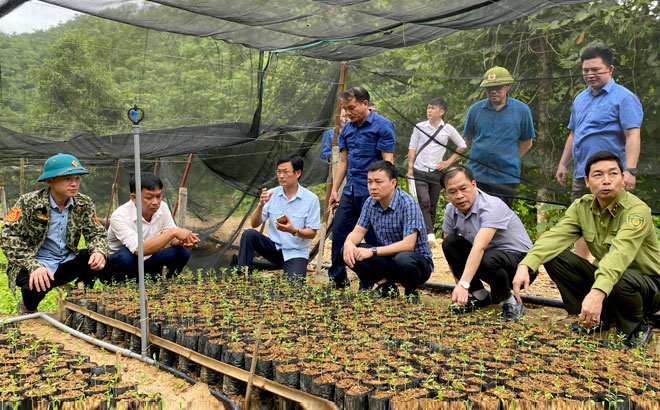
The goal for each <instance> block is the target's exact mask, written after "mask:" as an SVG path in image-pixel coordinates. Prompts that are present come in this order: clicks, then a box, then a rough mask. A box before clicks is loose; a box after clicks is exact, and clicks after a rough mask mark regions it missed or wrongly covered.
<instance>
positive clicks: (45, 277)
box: [29, 266, 55, 292]
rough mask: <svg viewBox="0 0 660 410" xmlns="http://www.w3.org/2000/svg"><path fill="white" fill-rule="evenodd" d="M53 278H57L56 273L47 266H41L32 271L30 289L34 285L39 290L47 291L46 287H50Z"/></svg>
mask: <svg viewBox="0 0 660 410" xmlns="http://www.w3.org/2000/svg"><path fill="white" fill-rule="evenodd" d="M51 280H55V275H53V274H52V273H51V271H49V270H48V269H46V268H45V267H43V266H40V267H38V268H37V269H36V270H35V271H34V272H32V273H30V281H29V287H30V290H32V289H33V287H34V289H36V290H37V292H45V291H46V289H48V288H50V281H51Z"/></svg>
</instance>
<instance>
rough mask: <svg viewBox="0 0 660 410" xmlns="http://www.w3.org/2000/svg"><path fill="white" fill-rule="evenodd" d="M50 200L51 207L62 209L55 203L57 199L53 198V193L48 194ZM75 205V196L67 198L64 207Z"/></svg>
mask: <svg viewBox="0 0 660 410" xmlns="http://www.w3.org/2000/svg"><path fill="white" fill-rule="evenodd" d="M48 201H49V202H50V207H51V208H53V209H60V207H59V206H57V204H56V203H55V200H54V199H53V195H52V194H49V195H48ZM71 206H73V197H71V198H69V199H67V200H66V205H64V208H69V207H71Z"/></svg>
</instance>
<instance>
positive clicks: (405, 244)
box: [339, 161, 433, 302]
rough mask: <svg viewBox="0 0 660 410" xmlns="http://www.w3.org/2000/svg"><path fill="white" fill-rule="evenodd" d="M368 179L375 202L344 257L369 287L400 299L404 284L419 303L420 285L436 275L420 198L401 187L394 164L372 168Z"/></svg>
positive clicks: (368, 207)
mask: <svg viewBox="0 0 660 410" xmlns="http://www.w3.org/2000/svg"><path fill="white" fill-rule="evenodd" d="M367 179H368V186H369V194H370V198H367V200H366V201H365V203H364V207H363V208H362V212H361V213H360V219H358V222H357V225H355V228H354V229H353V231H352V232H351V233H350V234H349V235H348V237H347V238H346V242H345V243H344V247H343V250H342V253H343V255H340V256H339V257H343V260H344V262H345V263H346V264H347V265H348V266H349V267H350V268H351V269H353V270H354V271H355V273H357V275H358V277H359V278H360V280H361V281H362V282H363V283H368V284H374V283H375V284H378V290H379V292H380V293H381V295H382V296H394V295H397V294H398V288H397V287H396V285H395V284H396V283H400V284H401V285H402V286H403V287H404V289H405V294H406V296H407V297H409V298H411V301H412V302H416V301H418V300H419V296H418V294H417V286H419V285H421V284H423V283H424V282H426V281H427V280H428V279H429V277H430V276H431V271H433V259H432V258H433V255H432V254H431V248H430V246H429V242H428V240H427V239H426V228H425V227H424V218H423V216H422V210H421V208H420V207H419V204H418V203H417V201H415V198H413V197H412V196H410V195H408V194H407V193H405V192H403V191H402V190H401V189H399V188H397V186H396V185H397V179H398V172H397V170H396V167H394V165H392V163H391V162H389V161H378V162H374V163H373V164H371V165H370V166H369V169H368V171H367ZM370 230H372V231H374V232H375V233H376V238H377V240H376V242H370V241H368V240H367V243H365V244H362V243H361V242H362V239H364V238H365V236H366V234H367V232H368V231H370Z"/></svg>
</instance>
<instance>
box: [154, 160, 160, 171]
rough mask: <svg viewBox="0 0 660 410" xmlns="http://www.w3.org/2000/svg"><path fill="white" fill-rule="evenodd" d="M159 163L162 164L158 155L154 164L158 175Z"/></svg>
mask: <svg viewBox="0 0 660 410" xmlns="http://www.w3.org/2000/svg"><path fill="white" fill-rule="evenodd" d="M158 165H160V157H156V163H155V164H154V175H158Z"/></svg>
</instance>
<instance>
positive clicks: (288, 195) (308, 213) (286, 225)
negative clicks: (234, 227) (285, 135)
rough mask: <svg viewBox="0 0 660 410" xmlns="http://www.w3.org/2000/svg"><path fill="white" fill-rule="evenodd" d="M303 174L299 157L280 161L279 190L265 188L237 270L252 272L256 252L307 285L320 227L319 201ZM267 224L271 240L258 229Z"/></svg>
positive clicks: (291, 156)
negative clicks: (301, 181)
mask: <svg viewBox="0 0 660 410" xmlns="http://www.w3.org/2000/svg"><path fill="white" fill-rule="evenodd" d="M302 172H303V159H302V158H301V157H300V156H299V155H296V154H293V155H286V156H284V157H282V158H280V159H279V160H278V161H277V171H276V173H277V180H278V181H279V183H280V186H278V187H277V188H274V189H270V190H268V189H266V188H263V189H262V190H261V197H260V198H259V205H258V206H257V209H255V210H254V212H253V213H252V217H251V218H250V225H251V226H252V228H253V229H248V230H246V231H245V232H243V236H241V243H240V248H239V250H238V269H239V270H242V268H243V267H244V266H247V267H248V268H250V267H251V266H252V260H253V259H254V252H255V251H256V252H257V253H259V254H260V255H261V256H263V257H264V258H266V259H267V260H268V261H269V262H272V263H274V264H276V265H278V266H282V267H283V268H284V273H286V274H287V276H288V278H289V279H290V280H291V281H296V282H304V281H305V277H306V275H307V260H308V258H309V243H310V241H311V239H312V238H314V236H316V231H317V230H318V229H319V227H320V226H321V207H320V205H319V198H318V197H317V196H316V195H315V194H313V193H312V192H311V191H309V190H307V189H305V188H303V187H302V186H301V185H300V184H299V183H298V179H299V178H300V176H301V175H302ZM266 220H268V221H269V222H268V236H265V235H263V234H262V233H260V232H259V231H257V230H256V229H254V228H258V227H259V226H260V225H261V224H262V223H264V222H266Z"/></svg>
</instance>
